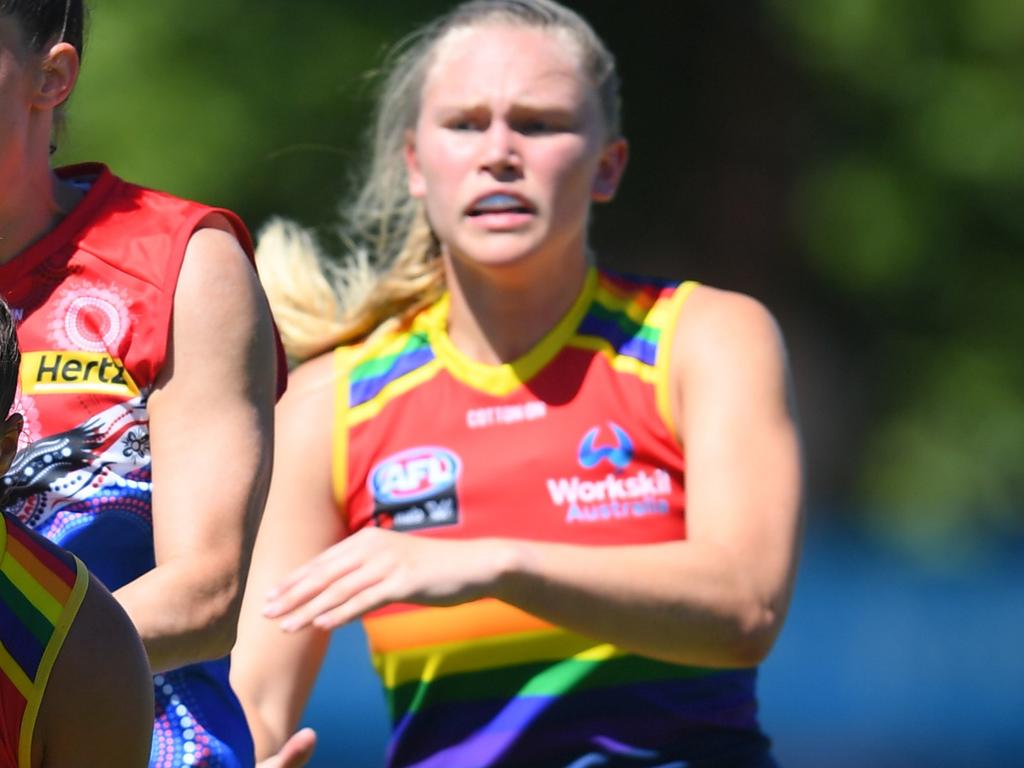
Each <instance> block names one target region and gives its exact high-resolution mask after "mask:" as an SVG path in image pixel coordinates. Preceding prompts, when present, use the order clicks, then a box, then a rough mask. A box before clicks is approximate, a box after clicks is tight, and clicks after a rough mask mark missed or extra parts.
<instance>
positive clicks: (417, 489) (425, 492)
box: [367, 446, 462, 531]
mask: <svg viewBox="0 0 1024 768" xmlns="http://www.w3.org/2000/svg"><path fill="white" fill-rule="evenodd" d="M461 471H462V462H461V461H460V460H459V458H458V456H456V455H455V454H454V453H453V452H452V451H449V450H447V449H446V448H440V447H438V446H419V447H416V448H409V449H407V450H405V451H401V452H400V453H396V454H392V455H391V456H388V457H387V458H386V459H384V460H383V461H381V462H379V463H378V464H377V465H376V466H375V467H374V468H373V469H372V470H371V472H370V477H369V478H368V480H367V487H368V489H369V491H370V494H371V495H372V496H373V503H374V510H373V518H374V522H375V523H376V524H377V525H378V526H380V527H382V528H393V529H395V530H397V531H409V530H417V529H420V528H433V527H436V526H442V525H454V524H455V523H457V522H458V521H459V507H458V496H457V484H458V479H459V474H460V473H461Z"/></svg>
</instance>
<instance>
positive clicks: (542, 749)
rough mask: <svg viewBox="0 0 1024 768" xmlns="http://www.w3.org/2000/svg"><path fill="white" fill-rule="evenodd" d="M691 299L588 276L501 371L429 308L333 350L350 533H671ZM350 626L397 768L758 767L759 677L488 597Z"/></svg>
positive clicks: (630, 538) (677, 521)
mask: <svg viewBox="0 0 1024 768" xmlns="http://www.w3.org/2000/svg"><path fill="white" fill-rule="evenodd" d="M692 288H693V284H692V283H685V284H683V285H681V286H676V285H674V284H669V283H663V282H657V281H653V280H647V279H634V278H628V277H624V276H619V275H613V274H610V273H606V272H599V271H597V270H591V272H590V273H589V274H588V277H587V279H586V282H585V285H584V288H583V290H582V292H581V295H580V296H579V298H578V299H577V301H576V302H575V304H574V305H573V307H572V308H571V309H570V310H569V312H568V313H567V315H566V316H565V317H564V318H563V319H562V320H561V321H560V322H559V323H558V325H557V326H556V327H555V328H554V329H552V331H551V332H550V333H549V334H548V335H547V336H545V337H544V338H543V339H542V340H541V341H540V342H539V343H538V344H537V346H536V347H534V348H533V349H532V350H530V351H529V352H528V353H527V354H526V355H525V356H524V357H522V358H520V359H519V360H516V361H514V362H512V363H509V364H507V365H499V366H487V365H481V364H480V363H477V362H474V361H472V360H469V359H467V358H466V357H465V356H463V355H462V354H461V353H460V352H459V351H458V350H457V349H456V348H455V347H454V345H453V344H452V343H451V341H450V339H449V338H448V336H447V333H446V328H447V299H446V298H442V299H441V300H440V301H439V302H438V303H437V304H435V305H434V306H432V307H430V308H428V309H426V310H425V311H423V312H421V313H420V314H419V315H417V316H416V317H415V318H413V319H412V321H411V322H410V323H409V324H408V325H407V326H405V327H401V328H398V329H396V330H394V332H392V333H390V334H389V335H385V336H383V337H380V338H377V339H374V340H371V341H370V342H368V343H366V344H364V345H362V346H359V347H353V348H342V349H339V350H338V351H337V353H336V356H337V357H336V362H337V368H338V376H339V382H340V383H339V387H338V391H337V401H336V408H335V410H336V418H337V425H336V428H335V446H334V453H335V462H336V468H335V473H334V479H335V488H336V493H337V496H338V500H339V504H340V505H341V506H342V507H343V509H344V510H345V515H346V517H347V526H348V530H351V531H355V530H358V529H360V528H362V527H365V526H370V525H377V526H384V527H391V528H394V529H396V530H402V531H407V532H409V533H411V534H413V535H420V536H432V537H439V538H476V537H482V536H508V537H517V538H531V539H536V540H544V541H556V542H566V543H575V544H581V545H593V546H601V545H616V544H628V543H634V544H641V543H653V542H659V541H668V540H676V539H682V538H685V537H686V514H685V510H686V505H685V462H684V459H683V456H682V452H681V450H680V446H679V444H678V441H677V439H676V437H675V434H676V433H675V429H674V427H673V424H672V412H671V408H670V399H669V386H668V369H669V353H670V347H671V343H670V340H671V339H672V338H673V336H674V330H675V321H676V318H677V317H678V315H679V312H680V311H681V308H682V306H683V302H684V301H685V298H686V296H687V295H688V294H689V292H690V291H691V289H692ZM424 436H429V442H428V443H425V442H423V440H424ZM537 446H543V449H542V450H538V449H537ZM364 623H365V627H366V631H367V635H368V638H369V641H370V645H371V650H372V652H373V658H374V663H375V665H376V667H377V670H378V672H379V673H380V676H381V680H382V682H383V684H384V687H385V691H386V696H387V700H388V704H389V707H390V711H391V717H392V721H393V736H392V741H391V744H390V748H389V763H390V765H392V766H403V767H404V766H417V768H427V767H430V768H434V767H437V768H441V767H442V766H443V767H444V768H470V767H472V768H481V767H484V766H525V765H529V766H537V767H538V768H544V767H545V766H570V765H571V766H581V767H582V766H597V765H602V766H648V767H653V766H663V767H664V766H675V767H677V768H678V767H685V766H689V765H691V764H693V765H698V764H699V765H703V764H705V763H704V762H702V761H714V762H713V764H715V765H723V766H724V765H730V766H732V765H736V766H739V765H743V766H750V765H755V764H759V763H758V761H759V760H761V759H762V757H764V756H765V755H766V754H767V750H768V741H767V739H766V738H765V737H764V735H763V734H762V733H761V730H760V728H759V726H758V723H757V714H756V711H757V704H756V697H755V678H756V670H754V669H742V670H728V671H723V670H710V669H701V668H695V667H686V666H680V665H676V664H670V663H666V662H661V661H656V660H654V659H649V658H645V657H641V656H638V655H635V654H631V653H627V652H626V651H624V650H623V649H621V648H618V647H616V646H614V645H611V644H608V643H602V642H599V641H597V640H594V639H593V638H588V637H584V636H581V635H578V634H575V633H573V632H569V631H567V630H566V629H564V628H562V627H558V626H554V625H552V624H549V623H548V622H545V621H542V620H540V619H538V618H537V617H535V616H532V615H530V614H528V613H525V612H523V611H521V610H519V609H517V608H515V607H513V606H510V605H507V604H505V603H502V602H499V601H497V600H490V599H488V600H480V601H476V602H472V603H468V604H465V605H460V606H456V607H452V608H428V607H420V606H412V605H392V606H388V607H386V608H384V609H382V610H379V611H376V612H374V613H372V614H370V615H369V616H367V617H366V619H365V622H364ZM709 764H710V763H709Z"/></svg>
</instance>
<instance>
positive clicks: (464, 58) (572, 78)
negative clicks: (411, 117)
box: [422, 22, 591, 105]
mask: <svg viewBox="0 0 1024 768" xmlns="http://www.w3.org/2000/svg"><path fill="white" fill-rule="evenodd" d="M581 58H582V57H581V55H580V51H579V45H578V44H577V42H576V41H575V39H574V38H573V37H572V36H571V35H570V34H569V33H568V32H566V31H564V30H561V29H558V28H544V27H535V26H527V25H522V24H509V23H501V22H488V23H481V24H475V25H473V26H467V27H459V28H456V29H453V30H450V31H449V32H448V33H447V34H445V35H444V37H442V38H441V39H440V40H439V41H438V42H437V44H436V46H435V50H434V51H433V55H432V58H431V62H430V66H429V68H428V70H427V74H426V77H425V79H424V84H423V94H422V96H423V100H424V102H432V103H434V104H437V103H441V102H444V103H453V104H455V103H464V104H467V105H468V104H472V103H477V102H485V101H490V100H493V99H516V100H526V101H529V100H535V101H541V102H543V101H564V102H572V103H576V102H580V101H582V100H585V99H586V98H587V96H588V95H589V94H588V92H589V91H590V90H591V85H590V83H589V80H588V78H587V77H586V74H585V73H584V71H583V66H582V63H581Z"/></svg>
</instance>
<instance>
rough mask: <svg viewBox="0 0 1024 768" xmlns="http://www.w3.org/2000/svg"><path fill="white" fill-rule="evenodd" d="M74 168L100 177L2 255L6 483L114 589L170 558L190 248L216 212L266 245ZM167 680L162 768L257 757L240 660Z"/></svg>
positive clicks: (79, 176)
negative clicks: (11, 423)
mask: <svg viewBox="0 0 1024 768" xmlns="http://www.w3.org/2000/svg"><path fill="white" fill-rule="evenodd" d="M59 173H60V174H61V175H62V176H63V177H64V178H66V179H67V180H69V181H72V182H73V183H78V184H80V185H82V186H83V187H88V191H87V192H86V194H85V197H84V198H83V199H82V200H81V202H80V203H79V204H78V205H77V206H76V207H75V209H74V210H73V211H71V213H69V214H68V215H67V216H66V217H65V218H64V219H63V220H62V221H61V222H60V223H59V224H58V226H57V227H56V228H55V229H54V230H52V231H51V232H50V233H48V234H47V235H46V236H45V237H44V238H43V239H42V240H40V241H39V242H37V243H35V244H34V245H32V246H31V247H30V248H29V249H28V250H26V251H24V252H23V253H21V254H20V255H19V256H18V257H17V258H15V259H13V260H12V261H10V262H8V263H6V264H4V265H0V290H2V292H3V295H4V298H6V300H7V302H8V304H9V305H10V306H11V310H12V312H13V314H14V318H15V321H16V322H17V324H18V340H19V342H20V344H21V349H22V363H21V377H20V382H19V388H18V393H17V398H16V400H15V405H14V410H17V411H20V412H21V413H22V414H23V415H24V417H25V430H24V433H23V435H22V438H23V445H22V446H21V450H20V451H19V453H18V456H17V457H16V459H15V462H14V464H13V466H12V467H11V470H10V472H9V473H8V475H7V476H6V477H5V478H4V483H5V485H6V490H7V492H8V498H9V499H11V500H12V501H13V506H12V507H11V511H12V512H13V513H14V514H15V515H16V516H17V517H18V518H20V519H21V520H22V521H24V522H25V523H26V524H27V525H28V526H29V527H31V528H33V529H35V530H36V531H38V532H39V533H41V534H43V535H44V536H46V537H47V538H48V539H50V540H52V541H54V542H56V543H58V544H60V545H62V546H63V547H66V548H67V549H69V550H71V551H72V552H74V553H75V554H76V555H78V556H79V557H81V558H82V560H83V561H84V562H85V563H86V565H87V566H88V567H89V570H90V571H92V572H93V574H94V575H95V576H96V577H97V578H99V579H100V580H101V581H102V582H103V583H104V584H105V585H106V586H107V588H108V589H109V590H110V591H114V590H116V589H118V588H119V587H121V586H123V585H124V584H126V583H128V582H130V581H132V580H133V579H135V578H137V577H139V576H140V575H142V574H143V573H145V572H146V571H149V570H151V569H152V568H153V567H154V565H155V555H154V550H153V526H152V514H151V480H152V467H151V460H150V452H149V415H148V412H147V408H146V404H147V398H148V395H149V392H150V390H151V388H152V387H153V385H154V382H155V381H156V380H157V377H158V375H159V374H160V371H161V369H162V366H163V364H164V360H165V355H166V352H167V343H168V334H169V330H170V323H171V310H172V304H173V299H174V289H175V286H176V283H177V278H178V273H179V270H180V268H181V264H182V260H183V257H184V252H185V246H186V244H187V243H188V240H189V238H190V237H191V236H192V234H193V232H194V231H195V230H196V228H197V227H198V226H199V224H200V222H201V221H202V220H203V219H204V218H205V217H207V216H208V215H209V214H211V213H219V214H220V215H222V216H224V217H226V218H227V220H228V221H230V222H231V225H232V227H233V228H234V230H235V234H236V235H237V237H238V239H239V241H240V242H241V243H242V246H243V247H244V248H245V249H246V251H247V252H248V253H249V254H250V257H251V254H252V244H251V241H250V239H249V235H248V233H247V232H246V229H245V227H244V225H243V224H242V222H241V221H240V220H239V219H238V218H237V217H236V216H235V215H234V214H232V213H230V212H228V211H224V210H220V209H212V208H208V207H205V206H202V205H198V204H196V203H192V202H188V201H185V200H180V199H177V198H175V197H172V196H170V195H166V194H163V193H160V192H155V191H152V190H147V189H143V188H140V187H137V186H134V185H132V184H128V183H126V182H124V181H122V180H120V179H118V178H116V177H115V176H113V175H112V174H111V173H110V172H109V171H108V170H107V169H106V168H105V167H103V166H100V165H87V166H77V167H72V168H67V169H62V170H61V171H59ZM226 459H228V460H230V457H226ZM154 683H155V694H156V722H155V727H154V732H153V751H152V755H151V758H150V761H151V763H150V764H151V766H153V768H172V766H211V767H212V766H232V767H234V766H251V765H252V764H253V746H252V738H251V736H250V734H249V729H248V726H247V725H246V721H245V717H244V714H243V712H242V708H241V706H240V704H239V703H238V701H237V699H236V698H235V696H234V694H233V693H232V691H231V689H230V687H229V685H228V660H227V658H224V659H220V660H216V661H211V662H204V663H199V664H194V665H190V666H187V667H182V668H180V669H177V670H174V671H171V672H167V673H165V674H161V675H157V676H155V678H154Z"/></svg>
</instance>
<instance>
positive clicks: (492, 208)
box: [466, 193, 535, 216]
mask: <svg viewBox="0 0 1024 768" xmlns="http://www.w3.org/2000/svg"><path fill="white" fill-rule="evenodd" d="M534 212H535V210H534V207H533V206H532V205H530V204H529V203H528V202H527V201H526V200H524V199H523V198H521V197H519V196H518V195H510V194H506V193H495V194H490V195H485V196H484V197H481V198H479V199H477V200H476V201H475V202H474V203H473V204H472V205H471V206H470V207H469V208H468V209H467V210H466V214H467V215H468V216H487V215H493V214H503V213H505V214H508V213H511V214H532V213H534Z"/></svg>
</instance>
